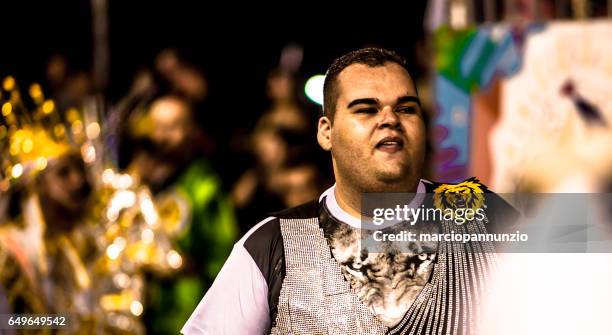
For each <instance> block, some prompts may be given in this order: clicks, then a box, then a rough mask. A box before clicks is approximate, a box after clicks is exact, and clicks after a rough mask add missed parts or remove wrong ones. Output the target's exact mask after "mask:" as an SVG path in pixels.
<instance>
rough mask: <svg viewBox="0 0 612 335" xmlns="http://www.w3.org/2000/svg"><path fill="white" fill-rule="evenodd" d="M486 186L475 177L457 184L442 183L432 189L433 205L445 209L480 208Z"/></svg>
mask: <svg viewBox="0 0 612 335" xmlns="http://www.w3.org/2000/svg"><path fill="white" fill-rule="evenodd" d="M486 190H487V187H486V186H484V185H483V184H481V183H480V181H479V180H478V179H477V178H475V177H472V178H469V179H467V180H465V181H463V182H461V183H458V184H442V185H440V186H438V187H436V188H435V189H434V206H435V207H436V208H440V209H442V210H445V209H447V208H450V209H453V210H454V209H458V208H471V209H474V210H476V209H478V208H482V206H483V204H484V193H485V191H486Z"/></svg>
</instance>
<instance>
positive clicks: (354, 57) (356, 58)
mask: <svg viewBox="0 0 612 335" xmlns="http://www.w3.org/2000/svg"><path fill="white" fill-rule="evenodd" d="M386 63H396V64H398V65H400V66H401V67H403V68H404V69H405V70H406V72H409V71H408V68H407V67H406V60H405V59H404V58H403V57H402V56H400V55H398V54H397V53H396V52H394V51H391V50H386V49H382V48H363V49H359V50H355V51H351V52H349V53H347V54H344V55H343V56H341V57H339V58H336V60H334V61H333V63H332V64H331V66H330V67H329V69H328V70H327V73H326V74H325V82H324V84H323V115H325V116H327V117H328V118H329V119H330V121H332V122H333V118H334V113H335V111H336V101H337V100H338V94H339V92H338V76H339V75H340V73H341V72H342V71H344V69H346V68H347V67H349V66H350V65H353V64H364V65H367V66H369V67H378V66H383V65H385V64H386Z"/></svg>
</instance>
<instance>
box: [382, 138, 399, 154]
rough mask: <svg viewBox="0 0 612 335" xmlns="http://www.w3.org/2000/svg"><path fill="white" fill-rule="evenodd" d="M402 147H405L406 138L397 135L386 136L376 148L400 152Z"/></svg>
mask: <svg viewBox="0 0 612 335" xmlns="http://www.w3.org/2000/svg"><path fill="white" fill-rule="evenodd" d="M402 148H404V140H402V139H401V138H399V137H397V136H388V137H385V138H383V139H382V140H380V141H379V142H378V143H377V144H376V149H378V150H381V151H385V152H389V153H394V152H398V151H400V150H402Z"/></svg>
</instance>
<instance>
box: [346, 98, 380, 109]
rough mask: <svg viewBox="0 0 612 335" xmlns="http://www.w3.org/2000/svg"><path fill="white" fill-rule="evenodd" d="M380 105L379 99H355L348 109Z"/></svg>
mask: <svg viewBox="0 0 612 335" xmlns="http://www.w3.org/2000/svg"><path fill="white" fill-rule="evenodd" d="M361 104H365V105H378V99H376V98H363V99H355V100H353V101H351V102H350V103H349V104H348V106H347V107H346V108H351V107H353V106H355V105H361Z"/></svg>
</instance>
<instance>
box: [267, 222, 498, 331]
mask: <svg viewBox="0 0 612 335" xmlns="http://www.w3.org/2000/svg"><path fill="white" fill-rule="evenodd" d="M280 227H281V233H282V236H283V244H284V248H285V266H286V275H285V278H284V281H283V285H282V288H281V291H280V297H279V301H278V314H277V317H276V320H275V321H276V322H275V325H274V326H273V328H272V330H271V334H351V335H352V334H355V335H357V334H372V335H374V334H427V335H430V334H472V333H474V332H475V329H474V325H475V324H476V322H475V320H476V318H477V314H479V313H478V309H477V307H478V306H479V301H480V297H483V295H484V294H486V291H485V287H484V283H485V282H486V281H487V277H488V273H490V272H491V271H492V268H493V267H494V266H495V265H496V256H495V251H494V247H493V245H492V243H490V242H470V243H461V242H440V243H439V249H438V260H437V263H436V264H435V265H434V269H433V272H432V276H431V279H430V281H429V282H428V283H427V284H426V285H425V287H424V288H423V289H422V291H421V293H420V294H419V295H418V297H417V298H416V300H415V301H414V303H413V304H412V305H411V306H410V308H409V309H408V311H407V312H406V315H405V316H404V318H403V319H402V321H401V322H400V323H399V324H398V325H397V326H396V327H394V328H393V329H391V330H390V329H388V328H387V327H386V326H385V325H383V324H382V323H381V322H380V321H379V320H378V319H377V318H376V317H375V316H374V315H373V314H372V312H370V310H369V309H368V307H367V306H366V305H365V304H363V303H362V302H361V301H360V300H359V298H358V297H357V295H356V294H355V293H354V292H353V291H352V290H351V288H350V284H349V283H348V282H347V281H346V280H345V279H344V277H343V275H342V273H341V270H340V266H339V265H338V264H337V262H336V261H335V259H334V258H333V257H332V255H331V251H330V249H329V246H328V244H327V240H326V239H325V236H324V234H323V230H322V229H321V228H320V227H319V222H318V219H317V218H312V219H280ZM451 232H452V233H455V234H486V229H485V225H484V222H482V221H476V222H474V223H472V224H466V225H462V226H457V225H456V224H454V223H453V222H441V233H445V234H450V233H451Z"/></svg>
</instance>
